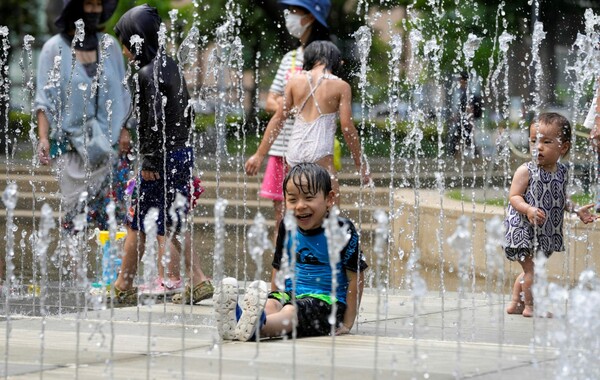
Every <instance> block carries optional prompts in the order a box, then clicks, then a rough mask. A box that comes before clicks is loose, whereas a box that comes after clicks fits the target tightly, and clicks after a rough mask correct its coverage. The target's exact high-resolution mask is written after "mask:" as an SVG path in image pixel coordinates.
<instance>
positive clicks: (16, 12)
mask: <svg viewBox="0 0 600 380" xmlns="http://www.w3.org/2000/svg"><path fill="white" fill-rule="evenodd" d="M31 3H32V1H22V0H2V1H0V26H7V27H8V30H9V31H10V35H9V36H10V39H11V41H12V42H13V43H20V41H22V40H23V36H24V35H25V34H31V35H34V36H35V35H37V34H38V33H39V32H40V25H39V22H38V12H39V8H38V4H31Z"/></svg>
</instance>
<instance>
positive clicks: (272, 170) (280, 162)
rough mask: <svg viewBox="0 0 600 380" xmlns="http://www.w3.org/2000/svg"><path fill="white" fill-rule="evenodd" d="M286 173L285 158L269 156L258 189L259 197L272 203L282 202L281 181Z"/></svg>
mask: <svg viewBox="0 0 600 380" xmlns="http://www.w3.org/2000/svg"><path fill="white" fill-rule="evenodd" d="M286 173H287V165H286V163H285V158H284V157H278V156H269V161H268V162H267V168H266V169H265V176H264V178H263V181H262V185H261V187H260V196H261V197H263V198H268V199H272V200H274V201H283V179H284V178H285V174H286Z"/></svg>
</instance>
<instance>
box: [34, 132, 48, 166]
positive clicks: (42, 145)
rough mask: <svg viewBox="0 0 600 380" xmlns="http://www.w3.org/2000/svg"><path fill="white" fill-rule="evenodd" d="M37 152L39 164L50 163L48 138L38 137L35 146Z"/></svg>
mask: <svg viewBox="0 0 600 380" xmlns="http://www.w3.org/2000/svg"><path fill="white" fill-rule="evenodd" d="M37 152H38V158H39V160H40V164H42V165H48V164H49V163H50V142H49V141H48V139H44V138H42V139H40V141H39V142H38V146H37Z"/></svg>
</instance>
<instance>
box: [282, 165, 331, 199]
mask: <svg viewBox="0 0 600 380" xmlns="http://www.w3.org/2000/svg"><path fill="white" fill-rule="evenodd" d="M290 180H291V181H292V183H293V184H294V185H295V186H296V187H297V188H298V190H300V191H301V192H302V193H303V194H310V195H316V194H317V193H319V192H323V194H324V195H325V196H326V197H327V195H328V194H329V192H331V189H332V188H331V175H329V172H327V170H325V168H324V167H322V166H321V165H318V164H315V163H312V162H302V163H300V164H298V165H296V166H292V168H291V169H290V171H289V172H288V173H287V175H286V176H285V178H284V179H283V195H284V196H287V184H288V182H289V181H290Z"/></svg>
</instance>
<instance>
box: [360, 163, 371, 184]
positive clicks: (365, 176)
mask: <svg viewBox="0 0 600 380" xmlns="http://www.w3.org/2000/svg"><path fill="white" fill-rule="evenodd" d="M361 177H362V184H363V186H368V187H372V186H373V179H371V173H369V172H368V171H367V168H366V167H365V166H364V165H363V168H362V173H361Z"/></svg>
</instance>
